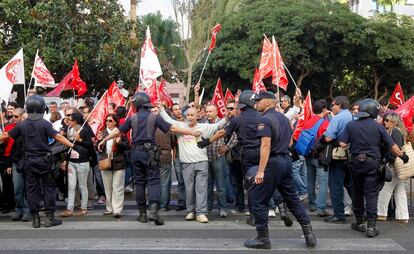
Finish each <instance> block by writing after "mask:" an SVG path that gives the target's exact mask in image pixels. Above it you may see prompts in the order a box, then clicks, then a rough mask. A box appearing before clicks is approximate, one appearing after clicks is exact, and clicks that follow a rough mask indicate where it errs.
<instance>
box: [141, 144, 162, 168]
mask: <svg viewBox="0 0 414 254" xmlns="http://www.w3.org/2000/svg"><path fill="white" fill-rule="evenodd" d="M142 147H143V149H144V151H145V152H146V153H147V155H148V165H149V166H150V167H151V168H159V166H160V152H161V149H159V148H158V146H156V145H153V144H151V143H145V144H143V145H142Z"/></svg>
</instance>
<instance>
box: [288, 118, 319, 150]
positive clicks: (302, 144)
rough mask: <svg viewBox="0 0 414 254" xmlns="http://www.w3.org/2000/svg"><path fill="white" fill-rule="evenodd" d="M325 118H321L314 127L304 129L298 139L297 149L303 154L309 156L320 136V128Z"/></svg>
mask: <svg viewBox="0 0 414 254" xmlns="http://www.w3.org/2000/svg"><path fill="white" fill-rule="evenodd" d="M323 121H324V119H323V118H322V119H320V120H319V121H318V122H317V123H316V124H315V125H314V126H313V127H312V128H310V129H307V130H303V131H302V132H301V133H300V135H299V138H298V141H296V144H295V149H296V151H297V152H298V153H299V154H300V155H302V156H308V155H309V154H310V152H311V151H312V148H313V146H314V145H315V142H316V137H317V136H318V130H319V127H320V126H321V124H322V123H323Z"/></svg>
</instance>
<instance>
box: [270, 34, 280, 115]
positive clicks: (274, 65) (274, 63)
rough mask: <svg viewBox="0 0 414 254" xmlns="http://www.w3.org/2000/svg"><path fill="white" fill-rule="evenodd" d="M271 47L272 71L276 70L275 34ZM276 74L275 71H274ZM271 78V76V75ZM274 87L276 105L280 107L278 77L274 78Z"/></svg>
mask: <svg viewBox="0 0 414 254" xmlns="http://www.w3.org/2000/svg"><path fill="white" fill-rule="evenodd" d="M272 48H273V57H274V58H275V59H274V61H273V71H274V72H275V71H276V40H275V36H272ZM274 75H276V73H274ZM272 78H273V77H272ZM275 85H276V89H277V100H278V102H277V105H278V107H280V88H279V79H278V78H276V84H275Z"/></svg>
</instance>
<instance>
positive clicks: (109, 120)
mask: <svg viewBox="0 0 414 254" xmlns="http://www.w3.org/2000/svg"><path fill="white" fill-rule="evenodd" d="M113 121H114V120H111V119H106V122H107V123H112V122H113Z"/></svg>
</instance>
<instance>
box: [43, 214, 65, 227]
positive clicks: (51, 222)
mask: <svg viewBox="0 0 414 254" xmlns="http://www.w3.org/2000/svg"><path fill="white" fill-rule="evenodd" d="M59 225H62V221H61V220H56V219H55V212H47V213H46V220H45V227H47V228H48V227H54V226H59Z"/></svg>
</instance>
